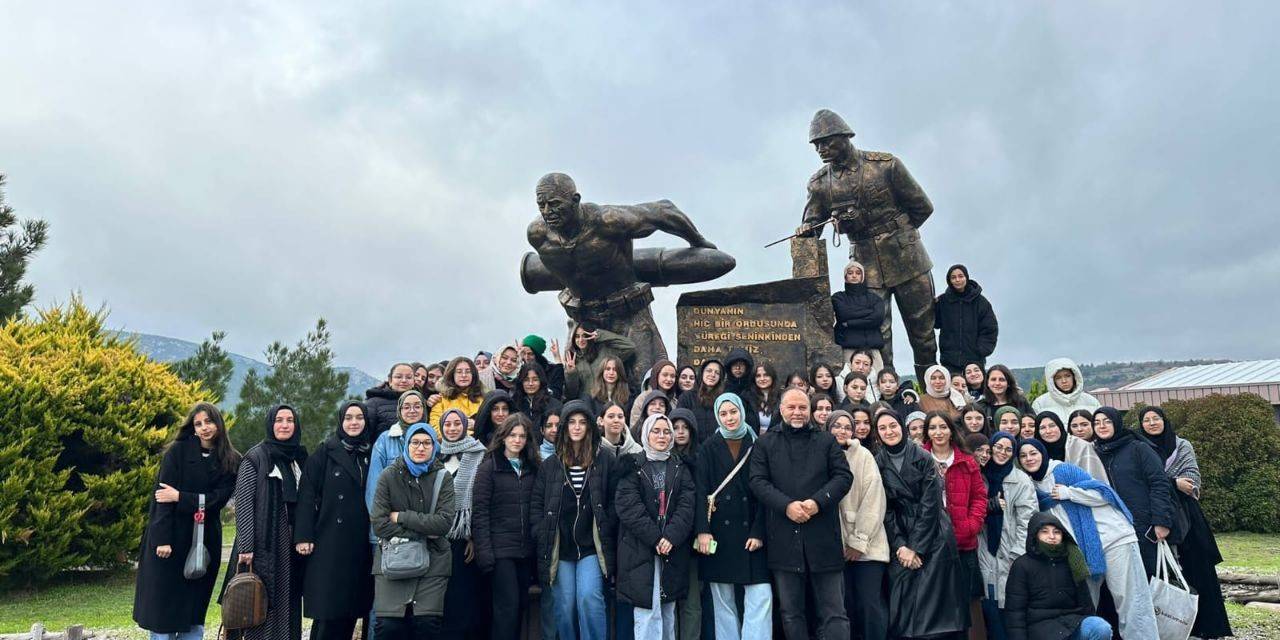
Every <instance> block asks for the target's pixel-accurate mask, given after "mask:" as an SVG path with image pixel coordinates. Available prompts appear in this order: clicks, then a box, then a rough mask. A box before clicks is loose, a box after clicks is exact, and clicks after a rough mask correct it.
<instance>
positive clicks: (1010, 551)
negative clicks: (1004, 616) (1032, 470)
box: [978, 440, 1083, 606]
mask: <svg viewBox="0 0 1280 640" xmlns="http://www.w3.org/2000/svg"><path fill="white" fill-rule="evenodd" d="M1081 442H1083V440H1082V441H1081ZM1000 491H1001V492H1002V493H1003V494H1004V503H1005V509H1004V526H1003V527H1002V528H1001V530H1000V548H999V549H996V554H995V555H994V556H993V555H991V553H990V552H988V551H987V530H986V528H985V527H984V528H983V529H982V530H981V531H979V532H978V566H979V568H980V569H981V570H982V580H983V584H985V585H987V586H994V587H995V595H996V597H995V600H996V604H997V605H999V606H1004V590H1005V585H1006V584H1007V583H1008V581H1009V568H1010V567H1012V566H1013V561H1014V560H1017V559H1018V556H1021V555H1022V554H1023V553H1025V552H1026V550H1027V524H1028V523H1029V522H1031V516H1034V515H1035V514H1037V513H1039V512H1040V502H1039V500H1038V499H1037V498H1036V486H1035V484H1033V483H1032V482H1031V476H1028V475H1027V474H1026V473H1025V472H1023V471H1022V470H1021V469H1014V470H1013V471H1010V472H1009V475H1008V476H1005V479H1004V482H1002V483H1001V484H1000ZM990 499H991V500H995V499H996V496H990Z"/></svg>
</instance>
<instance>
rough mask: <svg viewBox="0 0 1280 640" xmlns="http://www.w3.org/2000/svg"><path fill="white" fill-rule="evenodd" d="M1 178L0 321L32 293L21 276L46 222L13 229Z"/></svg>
mask: <svg viewBox="0 0 1280 640" xmlns="http://www.w3.org/2000/svg"><path fill="white" fill-rule="evenodd" d="M4 180H5V177H4V175H3V174H0V323H4V322H5V321H6V320H8V319H9V318H12V317H14V316H16V315H18V313H19V312H20V311H22V308H23V307H25V306H27V304H28V303H30V302H31V298H32V297H34V296H35V294H36V289H35V287H34V286H32V285H31V284H23V283H22V277H23V276H25V275H26V274H27V261H28V260H30V259H31V256H33V255H35V253H36V252H37V251H39V250H40V248H41V247H43V246H44V243H45V241H46V240H48V238H49V223H48V222H46V221H44V220H24V221H23V222H22V224H20V225H18V226H19V228H18V229H14V228H13V227H14V225H17V224H18V216H17V215H16V214H15V213H14V212H13V208H12V207H10V206H9V205H8V204H6V203H5V201H4Z"/></svg>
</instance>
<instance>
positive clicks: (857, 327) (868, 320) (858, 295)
mask: <svg viewBox="0 0 1280 640" xmlns="http://www.w3.org/2000/svg"><path fill="white" fill-rule="evenodd" d="M831 309H832V311H834V312H835V315H836V324H835V330H834V334H835V336H834V337H835V341H836V344H838V345H840V346H841V347H844V348H845V349H882V348H884V335H883V334H881V333H880V324H881V323H882V322H884V300H881V299H880V296H878V295H876V294H874V293H872V292H871V291H870V290H869V289H867V282H866V280H865V279H864V280H863V281H862V282H860V283H858V284H849V283H847V282H846V283H844V291H837V292H835V293H833V294H831Z"/></svg>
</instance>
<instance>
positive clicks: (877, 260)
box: [801, 109, 938, 380]
mask: <svg viewBox="0 0 1280 640" xmlns="http://www.w3.org/2000/svg"><path fill="white" fill-rule="evenodd" d="M852 139H853V130H852V129H850V128H849V125H848V124H845V121H844V120H843V119H842V118H841V117H840V116H838V115H836V113H835V112H833V111H830V110H828V109H821V110H819V111H818V112H817V113H816V114H814V116H813V122H812V123H810V125H809V142H811V143H813V146H814V149H816V150H817V152H818V156H819V157H821V158H822V161H823V162H824V163H825V164H824V165H823V167H822V168H821V169H819V170H818V172H817V173H815V174H813V177H812V178H810V179H809V198H808V200H807V201H806V202H805V206H804V220H803V224H802V226H801V228H802V229H804V227H806V226H810V225H817V224H818V223H821V222H823V221H824V220H827V219H829V218H833V217H834V218H835V219H836V220H835V222H836V225H837V226H836V229H837V231H838V232H840V233H844V234H845V235H847V236H848V237H849V240H850V245H851V246H850V247H849V256H850V257H851V258H855V259H856V260H857V261H858V262H861V263H862V264H863V266H864V267H865V268H866V282H867V288H868V289H870V290H871V291H874V292H875V293H877V294H878V295H879V296H880V297H881V298H883V299H884V301H885V315H884V322H883V323H881V325H880V333H881V335H883V336H884V344H885V346H884V349H882V350H881V355H882V356H883V358H884V364H885V366H886V367H890V366H893V315H892V312H891V310H890V308H889V300H890V298H893V299H896V300H897V303H898V311H899V312H900V313H901V314H902V322H903V324H904V325H906V327H907V339H908V340H909V341H910V342H911V351H912V353H913V355H914V356H915V363H914V364H915V370H916V379H917V380H924V372H925V369H927V368H928V367H929V365H932V364H934V363H935V361H936V358H937V353H938V344H937V340H936V338H935V337H934V333H933V301H934V295H933V275H932V274H931V273H930V271H929V270H930V269H932V268H933V262H932V261H930V260H929V254H928V253H927V252H926V251H925V249H924V244H922V243H921V242H920V231H919V228H920V225H922V224H924V221H925V220H928V219H929V216H930V214H932V213H933V203H931V202H929V196H926V195H925V193H924V190H923V189H921V188H920V185H919V184H917V183H916V181H915V179H914V178H912V177H911V174H910V173H908V172H907V167H906V166H905V165H903V164H902V161H901V160H899V159H897V158H895V157H893V155H891V154H888V153H884V152H881V151H861V150H859V149H857V148H855V147H854V146H853V141H852ZM821 231H822V229H821V228H820V227H819V228H816V229H809V230H807V231H805V232H804V233H805V234H807V235H817V234H819V233H821Z"/></svg>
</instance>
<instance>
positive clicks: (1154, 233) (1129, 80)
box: [0, 2, 1280, 374]
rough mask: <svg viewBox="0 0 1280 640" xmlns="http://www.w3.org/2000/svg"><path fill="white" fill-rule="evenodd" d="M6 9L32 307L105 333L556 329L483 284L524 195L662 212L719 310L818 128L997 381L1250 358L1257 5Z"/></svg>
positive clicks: (796, 207)
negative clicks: (62, 312)
mask: <svg viewBox="0 0 1280 640" xmlns="http://www.w3.org/2000/svg"><path fill="white" fill-rule="evenodd" d="M5 13H6V19H5V20H4V21H0V41H3V42H5V43H6V47H5V49H6V55H5V56H3V57H0V78H4V85H3V86H4V94H3V95H4V98H3V99H0V161H2V162H3V163H4V164H3V166H0V170H3V171H5V172H7V173H8V174H9V175H10V186H9V192H8V197H9V201H10V202H11V203H12V204H13V205H14V206H15V207H17V208H18V210H19V212H20V213H21V214H25V215H32V216H41V217H45V218H47V219H49V220H50V221H51V222H52V223H53V239H52V242H51V244H50V246H49V247H48V248H47V249H46V250H45V251H44V252H43V253H42V254H41V255H40V256H39V258H38V259H37V260H36V262H35V263H34V264H33V265H32V270H31V274H32V278H33V280H34V281H35V282H36V284H37V286H38V287H39V291H40V293H39V296H40V300H41V302H42V303H45V304H47V303H50V302H52V301H53V300H55V299H65V298H66V296H67V294H68V293H69V292H70V291H72V290H75V289H78V290H81V291H83V292H84V294H85V296H86V297H87V299H88V300H90V301H91V302H106V303H108V304H109V305H110V307H111V309H112V322H113V323H114V324H117V325H122V326H124V327H126V328H128V329H131V330H136V331H143V332H152V333H160V334H165V335H171V336H175V337H183V338H188V339H198V338H199V337H201V336H202V335H205V334H207V333H208V332H209V331H210V330H212V329H215V328H221V329H225V330H227V331H228V332H229V333H230V336H229V338H228V341H229V343H230V346H231V347H232V348H233V349H235V350H237V351H239V352H242V353H246V354H251V355H256V354H259V353H260V352H261V350H262V348H263V347H264V346H265V345H266V344H267V343H268V342H270V341H271V340H274V339H288V340H293V339H296V337H298V336H300V335H301V334H302V332H303V331H305V330H306V329H307V328H308V327H309V326H310V325H311V324H312V323H313V322H314V320H315V318H316V317H317V316H324V317H326V318H328V319H329V320H330V321H331V323H332V325H333V330H334V335H335V343H336V348H337V351H338V353H339V358H340V360H341V361H343V362H347V363H353V364H356V365H358V366H360V367H362V368H364V369H366V370H368V371H370V372H372V373H375V374H378V373H380V372H381V371H382V370H383V369H384V368H385V366H386V364H387V363H389V362H391V361H393V360H397V359H402V358H406V357H412V358H433V359H435V358H442V357H445V356H448V355H452V354H454V353H457V352H466V353H470V352H474V351H475V350H476V349H477V348H480V347H484V348H487V349H492V348H494V347H496V346H497V345H498V344H499V343H501V342H503V341H505V340H509V339H512V338H516V337H519V336H522V335H524V334H525V333H529V332H538V333H542V334H544V335H559V334H560V333H562V327H563V315H562V313H561V312H560V310H559V308H558V306H557V304H556V302H555V298H554V296H553V295H551V294H541V295H538V296H529V295H527V294H525V293H524V292H523V291H522V290H521V289H520V286H519V282H518V278H517V275H516V269H517V264H518V259H519V256H520V255H521V254H522V253H523V252H524V251H526V250H527V245H526V243H525V240H524V229H525V226H526V225H527V224H528V222H529V220H530V219H531V218H532V217H533V216H534V215H535V214H536V211H535V209H534V206H533V202H532V191H533V184H534V182H535V181H536V180H537V178H538V177H539V176H540V175H542V174H543V173H545V172H547V171H551V170H562V171H567V172H569V173H571V174H572V175H573V176H574V177H575V178H576V179H577V181H578V184H579V186H580V187H581V189H582V191H583V194H584V197H585V198H587V199H589V200H594V201H599V202H634V201H641V200H648V199H654V198H659V197H666V198H671V199H672V200H673V201H675V202H676V203H677V204H678V205H679V206H680V207H681V208H683V209H684V210H685V211H686V212H688V213H689V214H690V215H691V216H692V217H693V218H694V219H695V221H696V222H697V223H698V224H699V226H700V227H701V228H702V229H703V230H704V232H705V233H706V234H707V235H708V236H709V237H710V238H711V239H712V240H713V241H715V242H716V243H718V244H719V245H720V247H721V248H723V249H726V250H728V251H730V252H731V253H733V254H734V255H736V256H737V257H738V264H739V266H738V269H737V270H736V271H735V272H733V273H731V274H730V275H729V276H726V277H725V278H724V279H722V281H719V282H717V283H716V285H717V286H719V285H730V284H743V283H750V282H758V281H763V280H770V279H777V278H782V277H785V276H786V275H787V274H788V273H789V271H790V267H789V264H788V258H787V255H786V250H785V248H783V247H776V248H774V249H770V250H767V251H766V250H763V249H761V246H762V245H763V244H764V243H765V242H768V241H770V240H772V239H774V238H776V237H781V236H782V235H785V234H786V233H789V230H790V229H792V228H794V226H795V225H796V223H797V221H798V219H799V215H800V209H801V207H802V205H803V201H804V185H805V181H806V180H807V178H808V176H809V174H810V173H812V171H814V170H815V169H816V168H817V166H818V160H817V158H816V156H815V155H814V154H813V152H812V150H811V149H810V148H809V146H808V145H807V144H806V143H805V140H806V138H805V133H806V130H807V125H808V119H809V116H810V115H811V114H812V112H813V111H814V110H815V109H817V108H819V107H831V108H833V109H836V110H837V111H839V112H840V113H842V114H843V115H844V116H845V117H846V118H847V119H848V120H849V121H850V123H851V124H852V126H853V127H854V129H855V130H856V131H858V136H857V138H856V139H855V142H856V143H857V144H859V145H860V146H863V147H865V148H869V149H878V150H887V151H892V152H893V153H895V154H897V155H898V156H900V157H901V158H902V159H903V160H904V161H905V162H906V164H907V165H908V166H909V167H910V168H911V171H912V172H913V173H914V174H915V176H916V177H917V179H918V180H919V181H920V182H921V183H922V184H923V185H924V187H925V189H926V190H927V191H928V192H929V194H930V196H931V197H932V198H933V200H934V204H935V206H936V209H937V212H936V213H935V216H934V218H933V219H931V220H930V221H929V222H928V224H926V226H925V227H924V237H925V242H926V244H927V246H928V247H929V250H930V252H931V254H932V255H933V258H934V262H935V264H936V267H937V269H936V273H935V275H936V277H938V281H939V284H941V271H942V269H944V268H945V267H946V266H947V265H948V264H950V263H952V262H965V263H966V264H968V265H969V266H970V268H971V271H972V273H973V275H974V277H975V278H976V279H977V280H979V281H980V282H981V283H982V284H983V286H984V287H985V289H986V290H987V292H988V296H989V297H990V298H991V299H992V301H993V304H994V305H995V307H996V310H997V313H998V314H999V316H1000V318H1001V325H1002V329H1003V331H1002V339H1001V343H1000V348H999V351H998V352H997V355H996V358H997V359H998V360H1002V361H1007V362H1010V363H1012V364H1015V365H1034V364H1037V363H1039V362H1042V361H1043V360H1045V359H1046V358H1048V357H1052V356H1055V355H1061V354H1069V355H1072V356H1075V357H1077V358H1079V359H1082V360H1086V361H1098V360H1105V359H1129V358H1151V357H1170V358H1172V357H1190V356H1220V357H1235V358H1250V357H1268V356H1270V357H1275V356H1276V355H1277V354H1280V338H1278V337H1277V335H1276V332H1275V331H1274V329H1273V325H1274V322H1272V319H1273V318H1274V317H1276V316H1277V314H1280V302H1278V301H1277V297H1276V296H1275V295H1274V292H1275V290H1276V283H1277V282H1280V249H1278V248H1277V242H1276V239H1277V234H1276V233H1275V231H1274V230H1273V227H1272V224H1273V218H1274V213H1273V212H1274V205H1273V204H1272V203H1274V202H1275V201H1276V199H1277V196H1280V186H1277V185H1278V184H1280V183H1278V182H1277V181H1276V180H1275V179H1274V176H1273V175H1272V173H1273V171H1272V168H1273V166H1274V164H1275V160H1274V158H1273V154H1274V153H1275V151H1276V149H1277V146H1278V145H1277V143H1278V142H1280V139H1278V138H1280V134H1278V133H1277V132H1278V131H1280V117H1277V113H1280V104H1278V103H1280V92H1277V91H1276V89H1275V87H1274V82H1273V80H1272V79H1273V78H1274V77H1276V76H1277V75H1278V74H1277V71H1280V69H1278V68H1277V67H1280V65H1278V64H1277V53H1278V51H1280V47H1277V45H1276V44H1275V42H1274V37H1273V34H1271V33H1270V31H1269V29H1268V28H1267V26H1266V25H1269V24H1274V23H1275V19H1276V17H1277V16H1276V14H1277V13H1280V10H1278V9H1277V8H1276V7H1275V6H1274V5H1270V4H1262V3H1259V4H1253V5H1240V4H1234V5H1232V6H1231V7H1229V8H1225V7H1217V6H1194V7H1192V6H1180V7H1178V8H1177V9H1176V10H1174V11H1171V10H1169V7H1168V6H1167V5H1162V4H1157V3H1127V4H1125V5H1123V6H1116V5H1114V3H1098V4H1095V5H1084V4H1080V3H1073V4H1071V5H1053V4H1043V3H1024V4H1018V5H1006V6H984V5H977V6H973V5H965V4H930V5H919V6H902V5H899V4H892V5H884V6H882V7H868V8H854V7H838V6H831V5H830V4H829V3H791V4H787V5H785V6H781V5H779V6H761V5H752V6H750V10H749V11H748V10H744V5H741V4H736V3H735V4H731V3H709V4H699V5H698V6H696V7H679V8H677V7H675V6H674V5H670V6H654V5H653V4H652V3H650V4H645V5H644V6H636V5H635V4H634V3H631V4H626V3H610V4H605V3H595V4H591V5H588V6H570V5H560V4H543V3H527V4H520V5H514V4H511V3H491V4H485V3H479V4H469V5H468V6H455V7H448V6H424V5H422V4H421V3H408V2H389V3H382V4H379V5H375V6H366V7H360V8H355V7H351V6H344V5H342V4H333V5H328V6H323V7H321V6H319V5H317V4H316V3H298V4H292V5H286V4H283V3H250V2H240V3H220V4H216V5H204V6H195V5H189V6H187V5H163V4H161V5H150V6H147V7H145V8H141V7H134V8H124V9H121V8H120V7H117V6H104V5H100V4H94V3H78V4H75V5H60V6H59V10H58V11H57V12H56V15H55V13H54V12H53V11H50V10H49V9H48V8H47V5H44V4H41V3H8V4H7V5H6V10H5ZM669 242H677V241H675V240H673V239H670V238H653V239H651V240H649V241H647V242H646V244H651V245H652V244H660V243H669ZM843 252H844V249H843V248H841V249H835V250H833V251H832V254H833V255H832V264H833V265H836V268H837V269H838V268H839V266H838V265H840V264H842V263H843V257H842V255H843ZM687 289H688V288H685V290H687ZM678 293H679V291H664V292H662V293H660V294H659V296H658V302H657V305H656V307H655V315H657V316H658V317H659V318H660V324H661V325H662V328H663V330H664V333H665V335H666V338H667V340H668V346H669V347H670V348H674V346H675V345H674V338H675V331H674V326H673V325H674V303H675V298H676V297H677V295H678Z"/></svg>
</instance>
